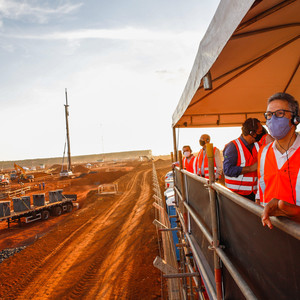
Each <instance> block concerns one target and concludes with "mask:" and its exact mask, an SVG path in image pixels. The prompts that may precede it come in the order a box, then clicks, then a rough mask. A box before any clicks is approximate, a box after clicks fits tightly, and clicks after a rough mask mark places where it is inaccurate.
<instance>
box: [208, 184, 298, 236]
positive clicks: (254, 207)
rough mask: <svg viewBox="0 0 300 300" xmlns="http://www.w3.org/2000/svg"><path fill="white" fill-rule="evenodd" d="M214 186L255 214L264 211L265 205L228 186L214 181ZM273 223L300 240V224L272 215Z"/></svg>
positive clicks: (258, 214) (259, 214)
mask: <svg viewBox="0 0 300 300" xmlns="http://www.w3.org/2000/svg"><path fill="white" fill-rule="evenodd" d="M212 187H213V189H214V190H216V191H217V192H219V193H220V194H222V195H224V196H226V197H227V198H228V199H230V200H231V201H233V202H234V203H236V204H237V205H239V206H241V207H243V208H245V209H246V210H248V211H250V212H252V213H254V214H255V215H257V216H259V217H261V215H262V213H263V207H262V206H260V205H258V204H255V203H254V202H252V201H248V200H247V199H245V198H244V197H242V196H240V195H238V194H236V193H234V192H232V191H230V190H229V189H227V188H226V187H224V186H222V185H221V184H218V183H213V184H212ZM271 220H272V224H273V225H274V226H276V227H277V228H279V229H280V230H282V231H284V232H286V233H288V234H289V235H291V236H293V237H294V238H296V239H298V240H300V224H298V223H296V222H293V221H291V220H289V219H284V220H280V219H278V218H277V217H271Z"/></svg>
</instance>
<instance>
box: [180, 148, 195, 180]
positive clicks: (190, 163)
mask: <svg viewBox="0 0 300 300" xmlns="http://www.w3.org/2000/svg"><path fill="white" fill-rule="evenodd" d="M182 153H183V156H184V157H183V159H182V166H183V169H185V170H187V171H188V172H191V173H195V174H196V168H195V156H194V154H193V153H192V149H191V147H190V146H183V148H182Z"/></svg>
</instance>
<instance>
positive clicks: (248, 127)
mask: <svg viewBox="0 0 300 300" xmlns="http://www.w3.org/2000/svg"><path fill="white" fill-rule="evenodd" d="M258 123H260V121H259V120H258V119H256V118H248V119H247V120H246V121H245V122H244V123H243V125H242V133H243V135H246V136H247V135H249V134H250V132H252V131H253V132H255V131H256V130H257V129H258Z"/></svg>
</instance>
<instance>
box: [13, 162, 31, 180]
mask: <svg viewBox="0 0 300 300" xmlns="http://www.w3.org/2000/svg"><path fill="white" fill-rule="evenodd" d="M14 167H15V169H16V172H17V176H18V177H19V179H20V180H22V181H28V182H32V181H33V179H34V176H33V175H28V174H26V171H25V170H24V169H23V168H22V167H21V166H19V165H17V164H16V163H14Z"/></svg>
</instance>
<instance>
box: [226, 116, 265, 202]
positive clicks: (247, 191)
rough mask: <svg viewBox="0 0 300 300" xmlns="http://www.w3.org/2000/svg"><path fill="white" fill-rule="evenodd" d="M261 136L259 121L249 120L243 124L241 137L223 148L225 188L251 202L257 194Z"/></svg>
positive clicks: (261, 128)
mask: <svg viewBox="0 0 300 300" xmlns="http://www.w3.org/2000/svg"><path fill="white" fill-rule="evenodd" d="M263 135H264V132H263V127H262V125H261V123H260V121H259V120H258V119H256V118H249V119H247V120H246V121H245V122H244V123H243V126H242V135H241V136H240V137H239V138H237V139H235V140H233V141H231V142H230V143H228V144H227V145H226V146H225V148H224V163H223V167H224V174H225V186H226V187H227V188H229V189H230V190H232V191H233V192H235V193H237V194H239V195H241V196H243V197H246V198H248V199H249V200H252V201H255V195H256V192H257V153H258V150H259V145H258V143H257V142H259V140H260V139H261V137H262V136H263Z"/></svg>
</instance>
